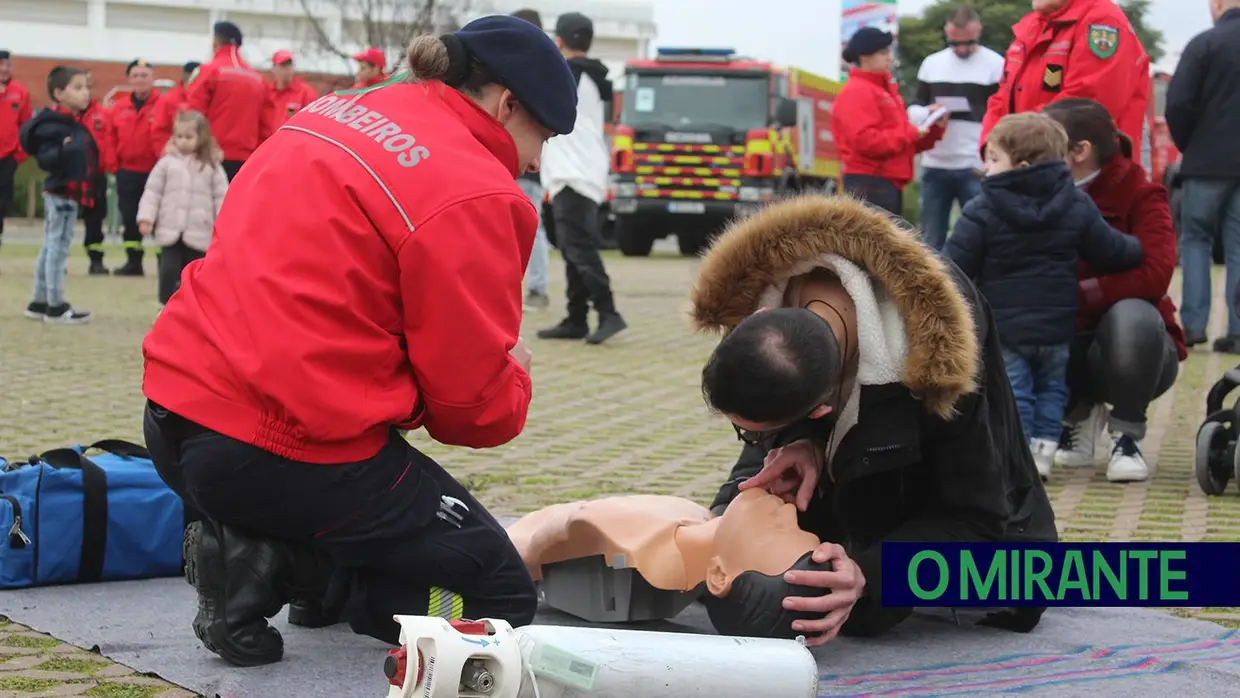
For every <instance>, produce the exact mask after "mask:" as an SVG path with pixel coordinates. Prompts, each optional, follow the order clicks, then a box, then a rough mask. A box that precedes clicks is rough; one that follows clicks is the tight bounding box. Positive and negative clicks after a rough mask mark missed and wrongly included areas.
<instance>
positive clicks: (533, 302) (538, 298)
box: [523, 291, 551, 310]
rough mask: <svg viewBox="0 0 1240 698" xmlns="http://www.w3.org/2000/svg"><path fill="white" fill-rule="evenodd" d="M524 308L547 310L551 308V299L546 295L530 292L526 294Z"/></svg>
mask: <svg viewBox="0 0 1240 698" xmlns="http://www.w3.org/2000/svg"><path fill="white" fill-rule="evenodd" d="M523 305H524V307H525V309H526V310H546V309H547V308H548V307H550V306H551V299H550V298H548V297H547V294H545V293H539V292H537V291H530V292H529V293H527V294H525V302H524V304H523Z"/></svg>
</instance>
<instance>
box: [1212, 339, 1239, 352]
mask: <svg viewBox="0 0 1240 698" xmlns="http://www.w3.org/2000/svg"><path fill="white" fill-rule="evenodd" d="M1214 353H1216V354H1240V336H1236V335H1227V336H1226V337H1219V338H1218V339H1216V340H1214Z"/></svg>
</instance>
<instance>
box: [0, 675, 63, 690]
mask: <svg viewBox="0 0 1240 698" xmlns="http://www.w3.org/2000/svg"><path fill="white" fill-rule="evenodd" d="M63 685H64V682H62V681H52V680H51V679H28V678H25V677H23V676H0V691H18V692H21V693H38V692H40V691H50V690H51V689H53V688H56V687H57V686H63Z"/></svg>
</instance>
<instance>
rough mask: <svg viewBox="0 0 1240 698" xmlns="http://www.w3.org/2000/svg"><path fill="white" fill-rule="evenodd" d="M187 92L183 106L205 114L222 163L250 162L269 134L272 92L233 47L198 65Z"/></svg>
mask: <svg viewBox="0 0 1240 698" xmlns="http://www.w3.org/2000/svg"><path fill="white" fill-rule="evenodd" d="M186 89H187V94H186V97H185V100H186V104H187V105H188V107H189V108H190V109H192V110H194V111H198V112H202V113H203V114H204V115H206V117H207V121H208V122H210V124H211V133H212V134H214V135H215V140H216V141H217V142H218V143H219V144H220V149H221V150H223V151H224V159H225V160H242V161H244V160H247V159H249V157H250V155H251V154H253V152H254V150H255V149H256V148H258V144H259V143H262V142H263V141H264V140H266V139H267V136H269V135H271V120H270V119H271V93H270V92H269V91H268V90H267V83H266V82H264V81H263V76H262V75H259V73H258V71H256V70H254V69H253V68H251V67H250V65H249V64H248V63H246V62H245V60H243V59H242V58H241V54H240V53H238V52H237V47H236V46H225V47H224V48H222V49H220V50H219V51H217V52H216V54H215V57H214V58H212V59H211V61H210V62H209V63H204V64H202V65H201V66H199V67H198V70H197V71H196V73H195V76H194V77H193V78H192V79H191V80H190V83H189V86H188V87H187V88H186Z"/></svg>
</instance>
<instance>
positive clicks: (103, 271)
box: [86, 250, 112, 276]
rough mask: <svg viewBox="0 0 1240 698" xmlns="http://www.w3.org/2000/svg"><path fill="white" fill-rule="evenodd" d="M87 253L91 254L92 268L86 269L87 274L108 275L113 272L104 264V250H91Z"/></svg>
mask: <svg viewBox="0 0 1240 698" xmlns="http://www.w3.org/2000/svg"><path fill="white" fill-rule="evenodd" d="M87 254H88V255H90V269H88V270H87V271H86V273H87V274H90V275H91V276H107V275H108V274H111V273H112V272H110V271H108V268H107V267H105V266H103V253H102V252H96V251H94V250H91V251H89V252H87Z"/></svg>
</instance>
